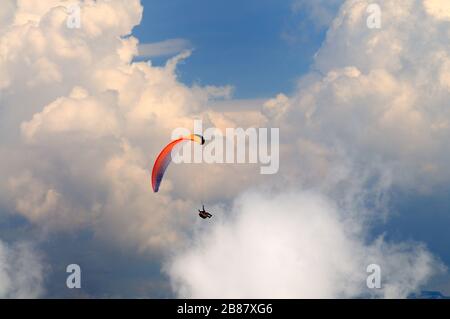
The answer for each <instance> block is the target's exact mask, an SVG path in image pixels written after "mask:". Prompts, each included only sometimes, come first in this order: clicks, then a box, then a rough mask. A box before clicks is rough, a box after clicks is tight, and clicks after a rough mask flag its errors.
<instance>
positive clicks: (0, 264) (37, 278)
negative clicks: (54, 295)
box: [0, 241, 45, 298]
mask: <svg viewBox="0 0 450 319" xmlns="http://www.w3.org/2000/svg"><path fill="white" fill-rule="evenodd" d="M44 270H45V267H44V264H43V262H42V258H41V256H40V255H39V254H38V253H36V251H35V250H34V248H33V247H32V246H31V245H30V244H28V243H19V244H14V245H9V244H6V243H4V242H2V241H0V298H38V297H41V296H42V295H43V293H44V288H43V283H44Z"/></svg>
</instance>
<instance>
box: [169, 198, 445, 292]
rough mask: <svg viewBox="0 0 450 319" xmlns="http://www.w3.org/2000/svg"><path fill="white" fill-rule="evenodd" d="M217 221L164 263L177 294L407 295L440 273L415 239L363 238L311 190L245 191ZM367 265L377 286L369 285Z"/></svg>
mask: <svg viewBox="0 0 450 319" xmlns="http://www.w3.org/2000/svg"><path fill="white" fill-rule="evenodd" d="M220 214H224V216H222V217H221V216H220ZM225 216H226V217H225ZM217 218H219V220H214V222H213V223H211V224H209V225H208V227H205V229H201V230H199V231H198V233H196V235H195V236H194V238H193V239H192V241H191V242H190V243H189V245H188V247H187V248H186V250H185V251H183V252H181V253H179V254H177V255H176V256H175V257H174V258H173V259H172V260H171V261H170V262H169V263H168V265H167V267H166V271H167V273H168V274H169V275H170V277H171V279H172V284H173V287H174V290H175V291H176V292H177V295H178V297H180V298H352V297H362V296H365V297H384V298H405V297H406V296H407V295H408V294H409V293H411V292H413V291H415V290H416V289H418V288H420V286H421V285H422V284H423V283H424V282H426V281H427V280H428V279H429V278H430V276H432V275H433V274H435V272H436V271H439V270H440V269H439V268H440V266H438V265H439V264H438V262H437V261H436V260H434V257H432V255H430V253H429V252H427V250H426V249H425V248H424V247H422V246H421V245H417V244H416V243H408V244H392V243H387V242H385V241H384V240H383V238H378V239H377V240H375V241H373V242H367V241H366V233H365V232H361V231H358V229H361V227H360V226H361V225H359V221H358V220H354V219H349V218H348V215H347V214H344V213H343V212H341V211H340V210H339V209H338V208H337V207H336V206H335V205H334V204H333V203H332V202H330V201H329V200H327V199H326V198H324V197H322V196H320V195H317V194H314V193H308V192H288V193H286V194H282V195H278V196H275V197H273V196H267V194H261V193H250V194H245V195H244V196H242V197H241V198H240V200H238V201H237V203H236V204H235V206H234V208H233V211H232V212H231V216H230V213H229V212H225V211H222V212H220V213H216V217H214V219H217ZM371 264H378V265H379V266H380V267H381V283H382V289H374V290H371V289H368V288H367V285H366V279H367V276H368V273H366V269H367V266H368V265H371Z"/></svg>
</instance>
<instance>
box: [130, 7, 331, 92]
mask: <svg viewBox="0 0 450 319" xmlns="http://www.w3.org/2000/svg"><path fill="white" fill-rule="evenodd" d="M142 3H143V5H144V8H145V9H144V17H143V21H142V23H141V24H140V25H139V26H138V27H136V28H135V30H134V32H133V34H134V35H135V36H136V37H138V38H139V40H140V41H141V42H143V43H148V42H159V41H164V40H167V39H173V38H184V39H187V40H189V41H190V42H191V43H192V45H193V47H194V49H195V51H194V54H193V55H192V56H191V57H190V58H189V59H188V60H187V61H186V62H185V63H184V64H182V65H181V66H180V67H179V69H178V72H179V74H180V80H181V81H183V82H185V83H188V84H190V83H194V82H195V83H200V84H208V85H211V84H214V85H227V84H230V85H233V86H234V87H235V91H234V92H235V95H234V96H235V97H236V98H270V97H273V96H274V95H275V94H277V93H281V92H284V93H289V92H291V90H292V89H293V88H294V86H295V83H296V80H297V78H298V77H299V75H301V74H302V73H304V72H306V71H307V70H308V69H309V66H310V65H311V62H312V59H313V55H314V53H315V52H316V51H317V49H318V48H319V47H320V45H321V43H322V41H323V38H324V36H325V32H324V31H323V30H321V31H319V30H317V29H316V28H315V27H314V26H313V25H305V27H304V28H302V30H301V31H302V32H301V35H302V38H301V39H300V38H298V39H297V40H295V41H288V40H287V39H286V37H285V36H284V35H286V34H294V33H297V34H298V33H299V32H298V29H299V26H300V22H301V21H302V20H303V19H304V16H303V15H302V14H294V13H293V12H292V10H291V2H290V1H277V0H247V1H239V0H230V1H209V0H195V1H183V0H173V1H162V0H154V1H153V0H144V1H143V2H142ZM165 59H166V57H161V58H156V59H153V61H152V62H153V63H154V64H161V63H163V62H164V61H165Z"/></svg>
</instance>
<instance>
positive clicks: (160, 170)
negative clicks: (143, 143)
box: [152, 134, 205, 193]
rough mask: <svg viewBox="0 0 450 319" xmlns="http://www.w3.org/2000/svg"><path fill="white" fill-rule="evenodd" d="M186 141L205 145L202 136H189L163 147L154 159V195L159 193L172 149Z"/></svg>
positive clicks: (170, 158)
mask: <svg viewBox="0 0 450 319" xmlns="http://www.w3.org/2000/svg"><path fill="white" fill-rule="evenodd" d="M187 141H191V142H196V143H199V144H200V145H203V144H205V139H204V138H203V136H201V135H199V134H191V135H189V136H186V137H180V138H179V139H177V140H174V141H172V142H170V143H169V144H168V145H167V146H166V147H164V149H163V150H162V151H161V153H160V154H159V155H158V157H157V158H156V161H155V164H154V165H153V170H152V187H153V191H154V192H155V193H157V192H158V191H159V186H160V185H161V182H162V179H163V177H164V173H165V172H166V169H167V167H168V166H169V164H170V162H171V161H172V150H173V148H174V147H175V146H177V145H178V144H180V143H183V142H187Z"/></svg>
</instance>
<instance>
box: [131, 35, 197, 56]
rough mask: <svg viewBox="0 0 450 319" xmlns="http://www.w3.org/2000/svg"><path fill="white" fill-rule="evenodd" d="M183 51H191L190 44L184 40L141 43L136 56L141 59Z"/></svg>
mask: <svg viewBox="0 0 450 319" xmlns="http://www.w3.org/2000/svg"><path fill="white" fill-rule="evenodd" d="M185 50H192V44H191V43H190V41H189V40H186V39H168V40H164V41H161V42H154V43H141V44H139V47H138V52H139V53H138V55H139V57H143V58H152V57H161V56H170V55H176V54H179V53H180V52H182V51H185Z"/></svg>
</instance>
